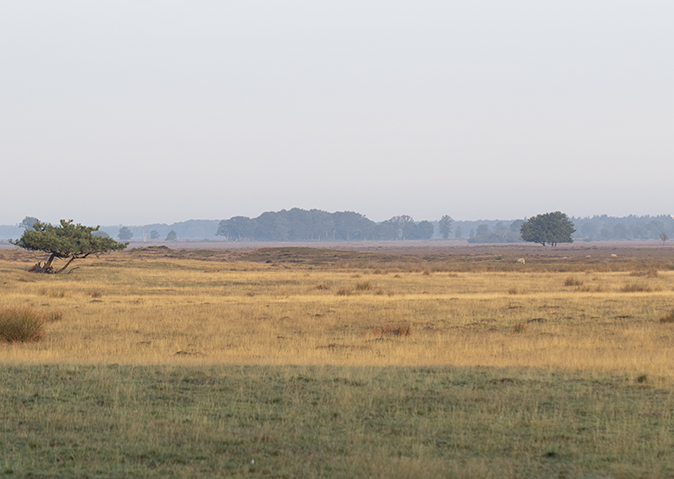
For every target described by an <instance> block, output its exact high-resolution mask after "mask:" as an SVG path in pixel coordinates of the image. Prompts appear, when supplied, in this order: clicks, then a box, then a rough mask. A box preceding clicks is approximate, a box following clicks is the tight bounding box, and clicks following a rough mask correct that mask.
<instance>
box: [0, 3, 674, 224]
mask: <svg viewBox="0 0 674 479" xmlns="http://www.w3.org/2000/svg"><path fill="white" fill-rule="evenodd" d="M672 18H674V4H673V3H671V2H665V1H652V2H628V1H607V0H602V1H594V2H580V1H570V2H536V1H510V2H497V1H485V2H441V1H424V2H411V1H408V2H400V1H368V2H360V1H348V0H347V1H340V2H331V3H325V2H309V1H284V2H270V1H245V2H244V1H239V2H217V1H196V2H176V1H172V0H169V1H166V0H162V1H159V0H146V1H142V2H130V1H122V2H111V1H98V2H85V1H62V2H37V1H32V0H27V1H22V2H3V3H2V4H0V65H2V74H1V75H0V91H2V94H0V158H1V160H2V169H1V171H2V175H1V176H0V179H1V180H0V182H1V184H2V188H0V201H1V202H2V207H1V208H0V224H16V223H18V222H20V221H21V220H22V219H23V218H24V216H35V217H38V218H40V219H41V220H44V221H49V222H56V221H58V220H59V219H60V218H73V219H75V221H77V222H82V223H85V224H94V225H95V224H118V223H124V224H147V223H155V222H164V223H172V222H175V221H183V220H187V219H190V218H208V219H223V218H229V217H232V216H236V215H244V216H250V217H255V216H258V215H259V214H260V213H262V212H264V211H272V210H274V211H275V210H280V209H283V208H293V207H299V208H305V209H310V208H318V209H323V210H327V211H344V210H352V211H358V212H360V213H362V214H364V215H366V216H367V217H368V218H370V219H372V220H374V221H382V220H384V219H387V218H389V217H391V216H393V215H400V214H407V215H411V216H413V217H414V218H415V219H417V220H422V219H432V220H437V219H438V218H440V216H441V215H443V214H449V215H451V216H452V217H453V218H455V219H457V220H461V219H478V218H504V219H505V218H523V217H525V216H531V215H535V214H537V213H542V212H545V211H555V210H561V211H564V212H565V213H567V214H568V215H569V216H586V215H594V214H608V215H615V216H624V215H630V214H634V215H660V214H670V213H672V212H673V211H672V203H671V197H672V196H671V179H672V176H673V174H674V161H673V159H674V143H673V142H672V141H671V136H672V132H673V131H674V90H673V89H672V85H673V84H674V29H672V28H671V21H672Z"/></svg>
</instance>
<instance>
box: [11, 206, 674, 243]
mask: <svg viewBox="0 0 674 479" xmlns="http://www.w3.org/2000/svg"><path fill="white" fill-rule="evenodd" d="M525 220H526V218H525V219H517V220H507V221H503V220H453V219H452V218H451V217H450V216H449V215H445V216H443V217H442V218H441V219H440V220H435V221H419V222H416V221H414V220H413V219H412V218H411V217H409V216H405V215H402V216H394V217H392V218H390V219H388V220H386V221H382V222H380V223H376V222H374V221H371V220H369V219H368V218H366V217H365V216H364V215H362V214H359V213H354V212H336V213H328V212H326V211H322V210H308V211H307V210H301V209H299V208H293V209H291V210H282V211H279V212H266V213H263V214H261V215H260V216H258V217H257V218H247V217H243V216H236V217H234V218H230V219H228V220H188V221H183V222H179V223H173V224H170V225H169V224H150V225H144V226H131V225H128V226H123V225H116V226H103V227H101V228H100V230H99V231H97V232H96V233H95V234H96V235H100V236H108V235H109V236H110V237H112V238H119V239H120V240H123V241H129V240H131V239H133V240H134V241H141V242H147V241H153V242H154V241H168V242H170V241H177V240H195V239H201V240H205V241H209V240H210V239H211V238H212V239H216V238H224V239H225V240H227V241H317V242H318V241H344V240H347V241H363V240H368V241H369V240H384V239H386V240H402V239H405V240H409V239H429V238H444V239H455V240H463V241H466V240H467V241H468V242H469V243H515V242H522V241H523V239H522V236H521V231H520V229H521V227H522V224H523V223H524V221H525ZM570 220H571V221H572V222H573V223H574V227H575V230H576V231H575V232H574V233H573V235H572V237H573V239H574V240H575V241H630V240H657V239H660V238H661V236H660V235H661V234H662V233H664V234H666V235H667V236H668V237H670V238H674V218H672V217H671V216H670V215H659V216H648V215H646V216H636V215H630V216H625V217H612V216H608V215H601V216H598V215H595V216H592V217H571V218H570ZM36 221H37V218H34V217H26V218H24V220H23V221H22V222H21V223H20V224H18V225H15V226H11V227H10V226H0V238H3V237H4V238H17V237H18V236H20V230H21V229H24V228H25V229H30V228H32V225H33V223H34V222H36ZM429 235H430V236H429Z"/></svg>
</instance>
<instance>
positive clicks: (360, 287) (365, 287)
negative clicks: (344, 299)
mask: <svg viewBox="0 0 674 479" xmlns="http://www.w3.org/2000/svg"><path fill="white" fill-rule="evenodd" d="M371 289H372V283H370V282H369V281H361V282H359V283H356V291H370V290H371Z"/></svg>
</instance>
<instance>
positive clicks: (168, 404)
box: [0, 245, 674, 477]
mask: <svg viewBox="0 0 674 479" xmlns="http://www.w3.org/2000/svg"><path fill="white" fill-rule="evenodd" d="M373 249H375V250H376V251H355V250H349V251H344V250H341V251H340V250H327V249H318V248H267V249H258V250H237V251H226V250H213V251H210V250H180V249H168V248H166V247H150V248H139V249H134V250H130V251H125V252H120V253H112V254H107V255H103V256H101V257H100V258H90V259H88V260H83V261H81V262H80V263H79V264H77V263H74V264H73V266H79V268H78V269H76V270H74V271H72V272H71V273H69V274H60V275H37V274H33V273H29V272H27V271H26V269H27V268H28V266H30V265H31V264H33V263H35V262H36V261H37V260H38V259H43V258H42V257H41V255H39V254H33V253H27V252H23V251H18V250H2V251H0V286H1V287H2V299H3V301H2V307H3V308H10V307H28V308H31V309H34V310H36V311H40V312H44V313H49V315H50V317H52V318H53V319H56V321H53V322H49V323H47V324H46V325H45V336H44V338H43V339H42V340H41V341H38V342H32V343H4V344H0V364H1V366H0V376H2V381H0V397H2V403H1V407H2V410H1V411H0V417H3V418H4V420H3V423H2V425H0V433H1V434H0V436H1V438H0V461H2V462H0V474H5V475H8V476H11V475H13V474H16V475H18V476H21V475H28V474H32V476H33V477H43V476H44V477H54V476H65V477H88V476H94V475H98V476H100V477H117V476H120V475H124V474H126V475H129V476H143V477H164V476H173V477H195V476H205V477H225V476H239V475H241V476H242V475H249V476H252V477H489V476H491V477H544V476H545V477H551V476H554V477H558V476H559V477H561V476H564V477H671V476H672V475H674V466H672V464H674V448H673V446H674V415H673V412H674V395H673V393H674V363H673V362H672V359H673V358H672V347H673V346H674V322H672V321H673V320H674V317H673V316H674V315H672V310H673V309H674V255H673V254H672V253H673V252H674V251H673V250H672V249H671V248H663V247H643V248H636V247H619V246H606V247H603V248H597V247H590V246H582V247H578V246H574V247H564V248H561V247H558V248H556V249H551V248H542V247H540V246H533V245H517V246H490V247H472V248H432V247H419V248H416V249H415V248H409V247H408V248H394V247H388V248H387V247H386V246H384V247H381V248H376V247H375V248H373ZM520 257H524V258H525V259H526V264H519V263H517V259H518V258H520Z"/></svg>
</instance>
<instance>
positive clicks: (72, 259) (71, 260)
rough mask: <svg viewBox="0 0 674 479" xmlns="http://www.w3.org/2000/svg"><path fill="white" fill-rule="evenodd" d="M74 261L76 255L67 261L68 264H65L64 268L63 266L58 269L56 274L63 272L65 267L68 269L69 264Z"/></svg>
mask: <svg viewBox="0 0 674 479" xmlns="http://www.w3.org/2000/svg"><path fill="white" fill-rule="evenodd" d="M73 261H75V256H73V257H72V258H70V260H69V261H68V262H67V263H66V265H65V266H64V267H63V268H61V269H60V270H58V271H57V272H56V274H59V273H61V272H62V271H63V270H64V269H66V268H67V267H68V266H70V263H72V262H73Z"/></svg>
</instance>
